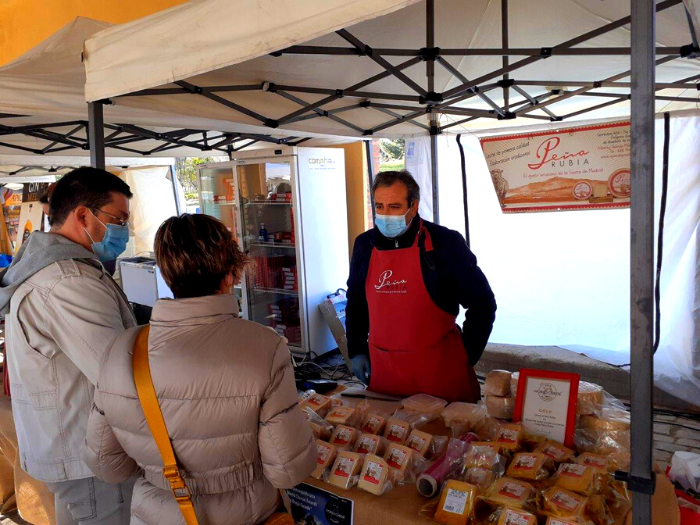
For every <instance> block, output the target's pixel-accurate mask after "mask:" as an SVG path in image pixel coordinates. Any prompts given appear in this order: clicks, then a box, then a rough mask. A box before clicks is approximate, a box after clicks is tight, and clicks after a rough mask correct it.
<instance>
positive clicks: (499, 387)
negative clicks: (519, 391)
mask: <svg viewBox="0 0 700 525" xmlns="http://www.w3.org/2000/svg"><path fill="white" fill-rule="evenodd" d="M512 378H513V374H511V373H510V372H508V371H506V370H494V371H492V372H489V373H488V374H487V375H486V381H485V382H484V394H485V395H487V396H498V397H505V396H509V395H510V381H511V379H512Z"/></svg>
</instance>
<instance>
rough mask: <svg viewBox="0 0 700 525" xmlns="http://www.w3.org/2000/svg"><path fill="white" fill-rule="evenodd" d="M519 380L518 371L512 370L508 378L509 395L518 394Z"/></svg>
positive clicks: (514, 395)
mask: <svg viewBox="0 0 700 525" xmlns="http://www.w3.org/2000/svg"><path fill="white" fill-rule="evenodd" d="M519 380H520V372H513V375H512V376H511V378H510V395H511V397H516V396H517V395H518V381H519Z"/></svg>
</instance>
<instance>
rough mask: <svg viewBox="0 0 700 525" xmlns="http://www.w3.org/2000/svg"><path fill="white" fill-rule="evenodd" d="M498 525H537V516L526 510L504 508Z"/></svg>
mask: <svg viewBox="0 0 700 525" xmlns="http://www.w3.org/2000/svg"><path fill="white" fill-rule="evenodd" d="M498 525H537V517H536V516H535V515H534V514H530V513H529V512H526V511H524V510H515V509H508V508H506V509H502V510H501V517H500V518H499V519H498Z"/></svg>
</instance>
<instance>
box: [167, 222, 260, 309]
mask: <svg viewBox="0 0 700 525" xmlns="http://www.w3.org/2000/svg"><path fill="white" fill-rule="evenodd" d="M155 252H156V263H157V264H158V267H159V268H160V271H161V273H162V274H163V279H165V282H166V284H167V285H168V286H169V287H170V290H172V292H173V295H174V296H175V298H176V299H185V298H187V297H204V296H207V295H214V294H215V293H216V292H217V291H218V290H219V289H220V288H221V283H222V282H223V280H224V278H225V277H226V276H227V275H229V274H231V273H232V274H233V275H234V276H236V277H237V276H239V275H241V273H242V272H243V270H244V269H245V266H246V264H247V261H248V258H247V257H246V255H245V254H244V253H243V252H242V251H241V250H240V248H239V247H238V243H237V242H236V240H235V239H234V238H233V234H232V233H231V232H230V231H229V230H228V228H226V226H225V225H224V223H223V222H221V221H220V220H218V219H215V218H214V217H211V216H209V215H200V214H197V215H191V214H189V213H183V214H182V215H180V216H179V217H171V218H170V219H168V220H167V221H165V222H164V223H163V224H161V226H160V228H158V232H157V233H156V239H155Z"/></svg>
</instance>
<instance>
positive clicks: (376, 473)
mask: <svg viewBox="0 0 700 525" xmlns="http://www.w3.org/2000/svg"><path fill="white" fill-rule="evenodd" d="M383 470H384V465H382V464H381V463H377V462H376V461H370V462H368V463H367V472H366V473H365V481H369V482H370V483H374V484H375V485H379V480H380V479H382V471H383Z"/></svg>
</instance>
